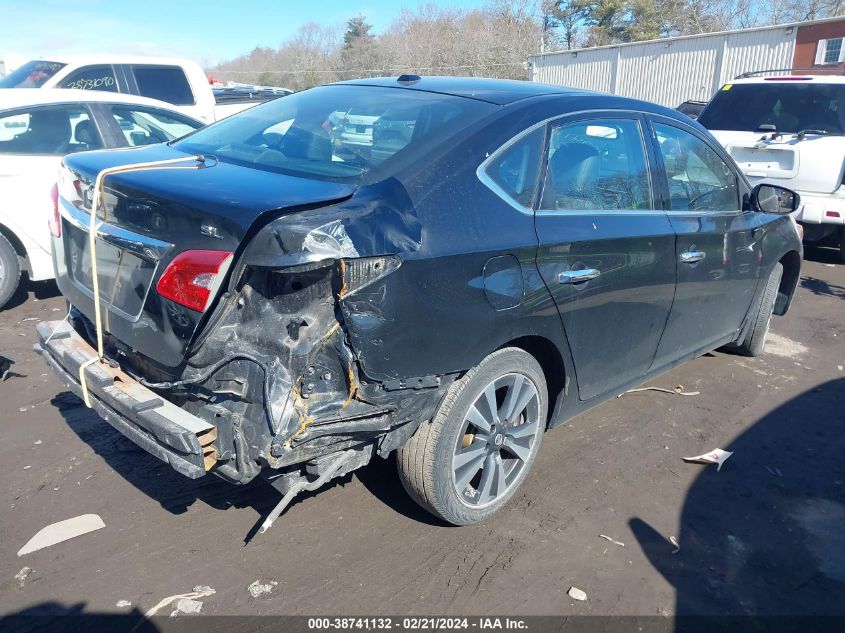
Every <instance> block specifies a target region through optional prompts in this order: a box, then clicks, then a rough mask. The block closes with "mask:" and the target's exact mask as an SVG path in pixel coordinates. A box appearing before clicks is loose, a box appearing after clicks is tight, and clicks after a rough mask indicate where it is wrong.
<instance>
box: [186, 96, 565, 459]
mask: <svg viewBox="0 0 845 633" xmlns="http://www.w3.org/2000/svg"><path fill="white" fill-rule="evenodd" d="M541 114H542V113H541ZM513 116H515V117H519V118H520V119H521V120H523V121H525V120H526V119H527V120H528V121H530V119H531V118H532V116H536V114H535V115H532V114H531V113H524V112H523V113H514V115H513ZM530 122H533V121H530ZM526 124H530V123H528V122H527V123H526ZM501 128H502V129H506V130H507V129H510V130H513V129H514V128H513V127H511V126H508V125H506V126H501ZM489 129H490V130H491V132H490V133H489V138H487V139H486V140H485V141H484V142H483V143H479V142H478V138H477V137H476V138H474V139H473V140H472V142H470V141H468V140H463V141H461V142H460V143H457V144H456V145H454V146H452V147H450V148H447V149H444V150H443V151H442V152H441V154H440V155H439V156H434V157H433V158H432V160H430V161H427V162H426V164H425V165H424V166H423V167H422V168H421V167H420V166H419V165H415V166H413V169H411V168H409V169H407V170H405V171H404V172H400V173H399V174H397V176H396V177H395V178H390V179H387V180H384V181H381V182H377V183H374V184H366V185H363V186H361V187H360V188H359V190H358V191H357V192H356V193H355V195H354V196H352V197H351V198H350V199H348V200H346V201H344V202H341V203H339V204H336V205H333V206H329V207H324V208H318V209H308V210H303V211H300V212H297V213H295V214H290V215H285V216H283V217H279V218H278V219H276V220H274V221H272V222H270V223H268V224H267V225H266V226H264V227H263V228H262V229H261V230H260V231H259V232H258V233H257V234H256V235H255V236H254V237H253V238H252V240H251V241H250V243H249V244H248V245H247V246H246V248H245V250H244V252H243V255H242V256H241V257H240V259H239V261H238V264H237V266H236V269H235V270H234V272H233V274H232V277H231V284H230V287H229V289H228V292H227V294H226V296H225V297H224V298H223V299H222V300H221V302H220V306H219V307H218V310H217V312H216V313H215V315H214V316H213V317H212V318H211V320H210V325H209V327H207V328H206V331H205V332H204V333H203V335H202V336H201V337H200V338H199V339H198V341H197V342H196V343H197V344H196V345H194V347H193V349H194V355H193V356H192V358H191V361H190V363H191V364H192V365H194V366H197V367H203V366H206V365H208V364H209V363H212V362H214V361H215V360H216V359H219V358H220V357H221V351H222V353H223V355H224V356H226V355H232V356H234V355H237V354H247V355H249V356H251V357H252V358H254V359H255V360H257V361H258V362H259V363H261V365H262V367H263V369H262V372H266V380H260V379H258V378H259V376H258V375H256V376H255V378H256V380H248V379H247V378H246V376H245V375H241V376H240V377H237V376H236V377H234V378H233V379H231V380H229V383H230V384H234V385H237V387H235V388H232V391H233V392H238V390H240V395H238V394H235V393H233V395H232V396H231V400H228V401H226V402H223V401H222V400H221V395H220V394H221V393H222V392H223V391H225V387H221V384H224V383H225V382H226V380H224V378H225V377H221V376H214V377H213V380H215V381H217V384H208V385H207V387H208V389H209V391H210V392H216V393H217V395H216V396H214V397H215V398H216V400H215V406H220V407H222V408H223V409H224V410H225V411H226V413H225V415H227V416H230V417H232V418H233V425H234V427H235V428H236V431H235V433H236V434H237V433H240V434H242V435H243V437H244V438H245V439H246V443H247V444H248V451H249V453H250V457H252V458H253V459H257V460H259V461H264V462H266V463H268V464H270V465H271V466H274V467H279V466H283V465H285V464H293V463H298V462H301V461H305V460H306V459H308V458H309V457H314V456H319V455H320V454H325V453H327V452H332V451H334V450H339V449H340V448H344V447H346V446H350V445H355V444H356V442H357V443H358V444H366V443H368V442H369V443H372V441H373V439H374V438H376V437H379V436H384V435H385V434H386V433H388V431H392V433H391V435H392V436H394V439H393V440H392V441H391V442H388V444H387V446H388V448H390V449H392V448H395V447H396V446H398V445H400V444H401V443H402V442H404V440H405V439H407V437H408V436H409V435H410V433H412V432H413V430H414V429H415V428H416V425H417V424H418V423H419V422H421V421H422V420H424V419H426V418H428V417H429V416H430V415H431V414H432V413H433V410H434V408H435V406H436V404H437V402H438V400H439V398H440V397H441V396H442V394H443V392H444V390H445V388H446V387H447V386H448V384H449V382H450V381H451V380H453V379H454V378H455V377H457V376H459V375H460V373H461V372H464V371H466V370H467V369H469V368H471V367H473V366H474V365H476V364H477V363H478V362H480V361H481V360H482V359H483V358H484V357H485V356H486V355H487V354H489V353H490V352H492V351H494V350H495V349H497V348H499V347H501V346H502V345H504V344H505V343H507V342H509V341H511V340H514V339H517V338H521V337H525V336H532V335H537V336H547V337H548V336H550V333H553V334H551V337H552V338H553V339H557V340H554V342H553V343H550V344H554V345H557V346H565V342H564V341H563V338H562V337H563V332H562V328H561V326H560V321H559V316H558V313H557V310H556V309H555V307H554V304H553V303H552V302H551V297H550V295H549V293H548V290H547V289H546V288H545V286H544V284H543V282H542V280H541V279H540V277H539V274H538V273H537V269H536V264H535V253H536V248H537V238H536V234H535V231H534V223H533V217H532V216H531V215H530V214H523V213H519V212H517V211H515V210H514V209H512V208H511V207H509V206H508V205H507V204H506V203H504V202H503V201H502V200H501V199H500V198H498V197H497V196H496V195H495V194H494V193H493V192H491V191H490V190H489V189H488V188H487V187H485V186H484V185H483V184H482V183H481V182H480V181H479V180H478V178H477V177H476V174H475V170H476V168H477V166H478V164H480V163H481V162H482V161H483V160H484V158H485V157H486V156H487V155H489V153H490V152H492V151H494V150H495V149H496V148H497V147H498V146H499V145H501V144H502V143H504V142H505V141H506V140H508V138H510V135H512V134H505V133H503V132H502V131H500V129H499V128H498V127H496V126H495V125H493V126H490V128H489ZM501 256H508V257H509V260H514V259H515V260H516V261H517V262H518V263H519V265H518V266H516V267H515V268H514V270H520V269H521V275H522V286H523V292H522V300H521V301H515V302H509V303H508V308H507V309H498V310H497V309H496V308H495V307H494V306H493V305H492V304H491V302H490V300H489V299H488V296H487V292H485V286H484V270H485V266H486V265H487V263H488V262H489V261H491V260H492V259H494V258H500V257H501ZM378 266H384V269H383V270H382V271H380V272H378V273H377V272H376V271H377V270H378V268H377V267H378ZM362 271H363V272H362ZM369 277H371V278H372V279H369ZM365 278H367V279H365ZM373 279H374V280H373ZM362 280H364V282H362ZM247 362H249V361H247ZM235 373H236V374H237V373H238V372H235ZM265 382H266V386H265V387H264V389H265V391H266V392H267V399H268V400H269V401H270V406H269V407H267V409H268V410H269V415H267V414H265V412H264V408H263V407H261V408H259V407H258V406H257V403H262V402H263V399H262V396H263V394H261V393H260V392H256V391H255V390H256V386H255V385H256V384H262V383H265ZM406 383H407V384H406ZM414 387H424V388H419V389H415V388H414ZM223 399H224V400H225V398H223ZM399 429H402V430H401V431H399ZM235 448H236V447H233V448H232V450H233V451H234V450H235Z"/></svg>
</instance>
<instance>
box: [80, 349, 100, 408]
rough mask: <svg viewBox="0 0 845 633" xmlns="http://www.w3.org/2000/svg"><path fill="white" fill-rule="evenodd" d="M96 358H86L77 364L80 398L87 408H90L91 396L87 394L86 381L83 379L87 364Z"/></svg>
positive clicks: (96, 358)
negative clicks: (80, 390) (80, 389)
mask: <svg viewBox="0 0 845 633" xmlns="http://www.w3.org/2000/svg"><path fill="white" fill-rule="evenodd" d="M98 360H100V357H99V356H96V357H94V358H92V359H90V360H86V361H85V362H84V363H82V364H81V365H80V366H79V384H81V385H82V400H83V401H84V402H85V406H86V407H88V408H89V409H90V408H91V398H90V397H89V396H88V383H87V382H86V381H85V369H86V368H87V367H88V366H89V365H93V364H94V363H96V362H97V361H98Z"/></svg>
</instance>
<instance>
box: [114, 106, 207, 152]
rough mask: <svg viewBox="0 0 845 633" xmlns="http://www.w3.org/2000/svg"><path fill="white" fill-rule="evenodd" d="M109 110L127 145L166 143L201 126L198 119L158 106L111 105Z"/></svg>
mask: <svg viewBox="0 0 845 633" xmlns="http://www.w3.org/2000/svg"><path fill="white" fill-rule="evenodd" d="M110 110H111V114H112V116H113V117H114V120H115V123H117V125H118V127H119V128H120V131H121V133H122V134H123V136H124V138H125V139H126V145H127V146H129V147H137V146H139V145H153V144H155V143H166V142H168V141H172V140H174V139H177V138H181V137H183V136H185V134H188V133H190V132H193V131H194V130H196V129H198V128H200V127H202V124H201V123H199V122H198V121H194V120H193V119H189V118H188V117H183V116H179V115H177V114H173V113H170V112H165V111H164V110H160V109H158V108H148V107H144V106H121V105H113V106H110Z"/></svg>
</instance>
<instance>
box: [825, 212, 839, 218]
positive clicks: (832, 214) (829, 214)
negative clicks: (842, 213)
mask: <svg viewBox="0 0 845 633" xmlns="http://www.w3.org/2000/svg"><path fill="white" fill-rule="evenodd" d="M824 214H825V216H827V217H829V218H838V217H839V211H825V212H824Z"/></svg>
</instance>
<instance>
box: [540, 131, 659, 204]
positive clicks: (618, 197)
mask: <svg viewBox="0 0 845 633" xmlns="http://www.w3.org/2000/svg"><path fill="white" fill-rule="evenodd" d="M547 160H548V164H547V167H546V177H545V182H544V185H543V199H542V202H541V206H542V208H543V209H561V210H574V211H583V210H588V211H599V210H624V209H630V210H641V209H652V208H653V205H652V196H651V185H650V179H649V173H648V163H647V161H646V157H645V149H644V146H643V137H642V134H641V133H640V125H639V123H638V122H637V121H636V120H634V119H592V120H588V121H578V122H576V123H567V124H563V125H559V126H557V127H555V128H554V129H553V130H552V134H551V138H550V140H549V152H548V159H547Z"/></svg>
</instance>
